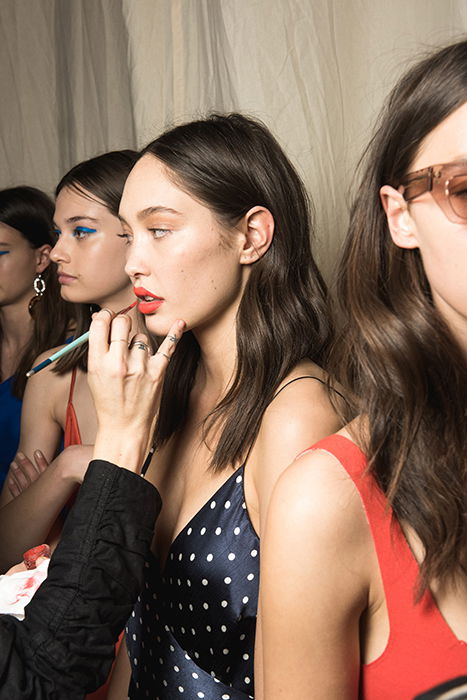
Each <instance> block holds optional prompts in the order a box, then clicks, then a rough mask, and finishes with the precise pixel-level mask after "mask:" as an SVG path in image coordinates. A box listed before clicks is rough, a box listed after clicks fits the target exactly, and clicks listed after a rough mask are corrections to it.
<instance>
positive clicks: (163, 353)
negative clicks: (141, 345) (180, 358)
mask: <svg viewBox="0 0 467 700" xmlns="http://www.w3.org/2000/svg"><path fill="white" fill-rule="evenodd" d="M156 355H164V357H165V358H166V359H167V360H168V361H169V362H170V357H169V356H168V355H166V354H165V352H162V350H158V351H157V352H156Z"/></svg>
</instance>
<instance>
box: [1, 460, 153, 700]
mask: <svg viewBox="0 0 467 700" xmlns="http://www.w3.org/2000/svg"><path fill="white" fill-rule="evenodd" d="M160 508H161V499H160V496H159V493H158V492H157V490H156V489H155V488H154V486H152V485H151V484H150V483H148V482H147V481H145V480H144V479H143V478H141V477H140V476H138V475H136V474H134V473H132V472H129V471H127V470H125V469H120V468H118V467H116V466H115V465H113V464H110V463H108V462H104V461H101V460H94V461H93V462H91V463H90V465H89V468H88V471H87V474H86V477H85V479H84V481H83V484H82V486H81V488H80V490H79V493H78V497H77V499H76V503H75V505H74V506H73V508H72V510H71V512H70V514H69V516H68V518H67V520H66V523H65V527H64V529H63V533H62V538H61V540H60V543H59V545H58V547H57V549H56V551H55V552H54V554H53V556H52V559H51V561H50V564H49V571H48V576H47V579H46V580H45V581H44V583H43V584H42V585H41V586H40V587H39V588H38V590H37V592H36V594H35V595H34V597H33V599H32V600H31V602H30V603H29V605H28V606H27V608H26V617H25V620H24V621H23V622H20V621H18V620H17V619H16V618H14V617H12V616H10V615H0V700H13V699H14V700H46V699H47V700H62V699H63V700H65V699H66V700H75V699H76V700H77V699H78V698H80V699H81V698H82V697H83V695H84V694H85V693H87V692H91V691H93V690H95V689H96V688H98V687H99V686H100V685H102V683H103V682H104V681H105V679H106V678H107V675H108V673H109V670H110V668H111V664H112V661H113V658H114V650H115V642H116V640H117V637H118V635H119V633H120V631H121V630H122V628H123V626H124V624H125V622H126V620H127V619H128V617H129V616H130V613H131V609H132V607H133V605H134V602H135V600H136V598H137V596H138V594H139V592H140V590H141V588H142V586H143V578H144V574H143V572H144V564H145V560H146V557H147V555H148V553H149V549H150V546H151V540H152V536H153V531H154V523H155V520H156V517H157V515H158V514H159V511H160Z"/></svg>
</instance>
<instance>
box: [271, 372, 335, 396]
mask: <svg viewBox="0 0 467 700" xmlns="http://www.w3.org/2000/svg"><path fill="white" fill-rule="evenodd" d="M299 379H316V381H317V382H320V383H321V384H324V386H327V387H329V389H331V390H332V391H334V392H335V393H336V394H339V396H340V397H341V398H342V399H343V400H344V401H345V400H346V399H345V396H343V395H342V394H341V392H340V391H337V389H335V388H334V387H333V386H329V384H328V383H327V382H325V381H324V380H323V379H320V378H319V377H315V376H314V374H303V375H302V376H301V377H295V378H294V379H289V381H288V382H286V383H285V384H284V386H281V388H280V389H279V391H276V393H275V394H274V396H273V397H272V399H271V401H274V399H275V398H276V396H279V394H280V393H281V391H283V390H284V389H285V388H286V387H288V386H289V384H293V382H298V380H299Z"/></svg>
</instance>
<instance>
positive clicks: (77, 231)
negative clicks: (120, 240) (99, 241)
mask: <svg viewBox="0 0 467 700" xmlns="http://www.w3.org/2000/svg"><path fill="white" fill-rule="evenodd" d="M92 233H97V229H96V228H89V227H88V226H75V228H74V229H73V233H72V236H73V237H74V238H77V239H78V240H81V239H82V238H86V236H89V235H91V234H92Z"/></svg>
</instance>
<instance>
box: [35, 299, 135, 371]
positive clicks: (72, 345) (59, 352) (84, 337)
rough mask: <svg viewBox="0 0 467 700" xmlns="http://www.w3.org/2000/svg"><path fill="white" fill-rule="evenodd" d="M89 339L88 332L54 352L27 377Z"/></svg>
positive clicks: (132, 305) (128, 307) (123, 310)
mask: <svg viewBox="0 0 467 700" xmlns="http://www.w3.org/2000/svg"><path fill="white" fill-rule="evenodd" d="M137 303H138V302H137V301H134V302H133V303H132V304H130V306H127V307H126V309H122V310H121V311H118V312H117V313H116V314H115V316H118V315H119V314H124V313H126V312H127V311H129V310H130V309H132V308H133V307H134V306H136V304H137ZM88 338H89V331H86V333H83V335H80V336H79V338H76V339H75V340H72V341H71V343H68V345H65V347H63V348H62V349H61V350H57V352H54V354H53V355H51V356H50V357H48V358H47V359H46V360H44V361H43V362H40V363H39V364H38V365H36V366H35V367H33V368H32V369H30V370H29V372H26V377H27V378H28V379H29V377H32V375H33V374H37V372H40V371H41V369H44V367H48V366H49V365H50V364H52V362H55V360H58V359H59V358H60V357H63V355H66V354H67V353H69V352H71V351H72V350H74V349H75V348H77V347H78V346H79V345H82V344H83V343H85V342H86V341H87V340H88Z"/></svg>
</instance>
